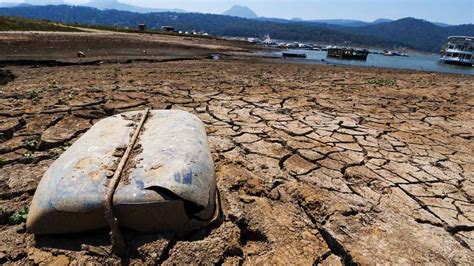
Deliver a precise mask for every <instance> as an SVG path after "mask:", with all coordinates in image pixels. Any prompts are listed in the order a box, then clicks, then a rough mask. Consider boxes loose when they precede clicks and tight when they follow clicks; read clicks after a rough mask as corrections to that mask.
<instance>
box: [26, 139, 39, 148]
mask: <svg viewBox="0 0 474 266" xmlns="http://www.w3.org/2000/svg"><path fill="white" fill-rule="evenodd" d="M25 145H26V148H27V149H28V150H30V151H36V150H37V149H38V145H39V140H38V139H36V138H35V139H27V140H25Z"/></svg>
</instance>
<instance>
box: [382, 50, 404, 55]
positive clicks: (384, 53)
mask: <svg viewBox="0 0 474 266" xmlns="http://www.w3.org/2000/svg"><path fill="white" fill-rule="evenodd" d="M382 54H383V55H385V56H408V54H406V53H402V52H397V51H388V50H383V53H382Z"/></svg>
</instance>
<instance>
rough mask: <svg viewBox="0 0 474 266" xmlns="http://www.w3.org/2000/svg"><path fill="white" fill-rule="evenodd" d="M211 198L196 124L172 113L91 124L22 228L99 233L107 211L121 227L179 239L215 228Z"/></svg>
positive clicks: (207, 156) (50, 176)
mask: <svg viewBox="0 0 474 266" xmlns="http://www.w3.org/2000/svg"><path fill="white" fill-rule="evenodd" d="M138 120H140V122H139V123H138ZM111 185H112V188H111ZM110 191H113V192H112V193H111V194H110ZM216 193H217V192H216V180H215V173H214V163H213V160H212V156H211V153H210V151H209V145H208V142H207V136H206V131H205V128H204V124H203V123H202V122H201V120H199V118H197V117H196V116H194V115H192V114H190V113H187V112H184V111H177V110H160V111H149V112H148V110H147V111H146V113H141V112H127V113H123V114H118V115H115V116H112V117H109V118H106V119H103V120H101V121H99V122H98V123H96V124H95V125H94V126H93V127H92V128H91V129H90V130H89V131H87V132H86V133H85V134H84V135H83V136H82V137H81V138H79V140H77V141H76V142H75V143H74V144H73V145H72V146H71V147H70V148H69V149H68V150H67V151H66V152H64V153H63V154H62V155H61V156H60V157H59V158H58V159H57V160H56V161H55V162H54V163H53V164H52V165H51V167H50V168H49V169H48V170H47V171H46V173H45V174H44V176H43V178H42V179H41V182H40V183H39V185H38V189H37V190H36V192H35V195H34V197H33V201H32V203H31V207H30V212H29V215H28V220H27V228H28V229H29V231H31V232H33V233H35V234H40V235H42V234H63V233H78V232H84V231H90V230H95V229H101V228H105V227H107V224H109V225H110V223H109V221H110V219H108V218H107V216H106V215H107V210H110V209H111V208H112V210H113V212H115V214H114V215H113V216H115V217H114V219H116V221H118V225H119V226H120V227H124V228H128V229H132V230H136V231H140V232H174V233H176V234H185V233H187V232H190V231H192V230H194V229H197V228H200V227H203V226H206V225H208V224H209V223H210V222H211V221H213V219H214V218H213V217H216V210H217V209H218V204H216V202H217V200H218V199H216V198H217V194H216ZM106 195H107V196H106Z"/></svg>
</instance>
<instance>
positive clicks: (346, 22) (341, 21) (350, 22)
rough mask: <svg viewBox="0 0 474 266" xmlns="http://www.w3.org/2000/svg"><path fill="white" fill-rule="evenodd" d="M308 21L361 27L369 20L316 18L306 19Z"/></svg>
mask: <svg viewBox="0 0 474 266" xmlns="http://www.w3.org/2000/svg"><path fill="white" fill-rule="evenodd" d="M307 21H308V22H318V23H326V24H330V25H337V26H344V27H361V26H366V25H369V24H370V23H369V22H365V21H360V20H352V19H316V20H307Z"/></svg>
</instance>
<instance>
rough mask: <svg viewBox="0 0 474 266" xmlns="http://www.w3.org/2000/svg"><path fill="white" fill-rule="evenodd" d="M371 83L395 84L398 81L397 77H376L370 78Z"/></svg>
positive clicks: (377, 84)
mask: <svg viewBox="0 0 474 266" xmlns="http://www.w3.org/2000/svg"><path fill="white" fill-rule="evenodd" d="M369 84H372V85H376V86H394V85H396V84H397V81H396V80H395V79H389V78H375V79H371V80H369Z"/></svg>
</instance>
